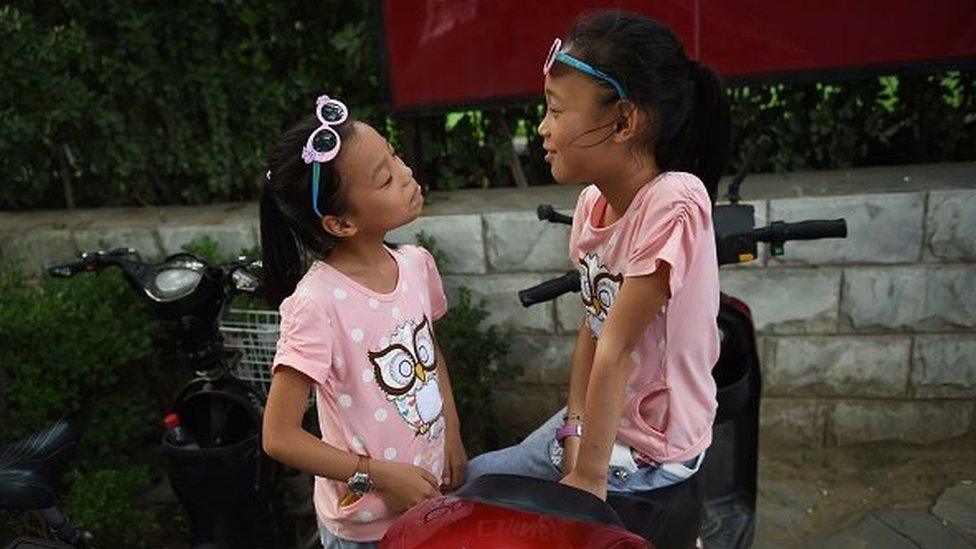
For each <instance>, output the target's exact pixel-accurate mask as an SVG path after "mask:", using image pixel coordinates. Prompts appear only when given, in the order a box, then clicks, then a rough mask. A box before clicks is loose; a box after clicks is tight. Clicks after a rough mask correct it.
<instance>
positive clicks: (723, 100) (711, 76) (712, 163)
mask: <svg viewBox="0 0 976 549" xmlns="http://www.w3.org/2000/svg"><path fill="white" fill-rule="evenodd" d="M689 76H690V79H691V81H692V87H693V89H694V91H693V96H694V103H693V106H692V110H691V113H690V121H689V126H688V130H687V131H688V140H687V142H686V146H685V148H684V151H682V152H683V154H682V158H681V160H680V165H681V166H682V168H681V169H683V170H685V171H687V172H690V173H693V174H695V175H697V176H698V178H699V179H701V180H702V182H703V183H705V188H706V189H708V196H710V197H711V199H712V201H713V202H714V201H715V195H716V192H717V190H718V182H719V179H721V178H722V174H724V173H725V167H726V164H727V162H728V155H729V139H730V135H731V130H732V122H731V118H730V114H729V102H728V98H727V97H726V95H725V88H724V87H723V86H722V82H721V80H719V78H718V75H716V74H715V72H714V71H713V70H712V69H710V68H708V67H706V66H704V65H699V64H698V63H697V62H692V63H691V67H690V71H689Z"/></svg>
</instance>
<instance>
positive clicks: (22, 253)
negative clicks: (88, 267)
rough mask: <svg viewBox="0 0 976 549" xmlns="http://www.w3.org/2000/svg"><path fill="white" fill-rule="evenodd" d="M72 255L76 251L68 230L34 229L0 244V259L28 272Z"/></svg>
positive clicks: (33, 271) (44, 267)
mask: <svg viewBox="0 0 976 549" xmlns="http://www.w3.org/2000/svg"><path fill="white" fill-rule="evenodd" d="M75 259H78V251H77V250H76V249H75V245H74V241H73V240H72V238H71V232H70V231H68V230H53V229H35V230H32V231H29V232H25V233H22V234H20V235H19V236H17V237H16V238H13V239H11V240H8V241H6V242H4V243H2V244H0V261H2V262H3V263H7V264H9V265H11V266H12V267H13V268H14V269H17V270H19V271H21V272H23V273H27V274H30V275H36V274H41V273H43V272H44V269H46V268H47V267H48V266H49V265H51V264H52V263H62V262H66V261H73V260H75Z"/></svg>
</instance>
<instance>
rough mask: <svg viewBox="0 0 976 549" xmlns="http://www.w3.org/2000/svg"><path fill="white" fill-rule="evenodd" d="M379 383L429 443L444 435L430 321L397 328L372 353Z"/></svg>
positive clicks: (425, 318) (388, 397)
mask: <svg viewBox="0 0 976 549" xmlns="http://www.w3.org/2000/svg"><path fill="white" fill-rule="evenodd" d="M368 355H369V361H370V363H372V365H373V374H374V378H375V379H376V383H377V384H379V386H380V389H382V390H383V393H384V394H386V398H387V399H388V400H389V401H390V402H392V403H393V404H394V405H395V406H396V408H397V411H398V412H399V413H400V417H402V418H403V420H404V421H406V422H407V424H408V425H410V427H412V428H413V429H414V431H416V433H417V435H418V436H419V435H425V436H427V438H428V439H431V440H432V439H435V438H437V437H438V436H439V435H440V433H441V432H442V431H443V424H444V422H443V402H442V401H441V391H440V387H439V385H438V383H437V355H436V353H435V350H434V336H433V332H432V331H431V328H430V321H428V320H427V317H426V316H424V317H422V319H421V320H420V321H417V320H408V321H406V322H404V323H403V324H401V325H400V326H398V327H397V329H396V330H395V331H394V333H393V334H392V338H391V341H390V343H389V344H388V345H386V346H385V347H384V348H383V349H381V350H379V351H369V353H368Z"/></svg>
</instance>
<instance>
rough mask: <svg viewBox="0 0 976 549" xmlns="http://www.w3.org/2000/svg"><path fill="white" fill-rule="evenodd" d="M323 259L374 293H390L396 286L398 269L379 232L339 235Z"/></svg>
mask: <svg viewBox="0 0 976 549" xmlns="http://www.w3.org/2000/svg"><path fill="white" fill-rule="evenodd" d="M326 263H328V264H329V265H330V266H332V267H333V268H334V269H336V270H338V271H339V272H341V273H342V274H344V275H346V276H348V277H349V278H352V279H353V280H355V281H356V282H358V283H359V284H361V285H363V286H365V287H367V288H369V289H370V290H373V291H375V292H377V293H381V294H385V293H390V292H392V291H393V289H394V288H396V286H397V282H398V281H397V277H398V275H399V269H398V268H397V263H396V260H395V259H393V257H392V256H390V252H389V251H387V249H386V245H385V244H384V243H383V237H382V236H367V235H357V236H353V237H350V238H346V239H343V240H342V241H341V242H340V243H339V245H337V246H336V247H335V248H334V249H333V250H332V252H331V253H329V257H328V258H327V259H326Z"/></svg>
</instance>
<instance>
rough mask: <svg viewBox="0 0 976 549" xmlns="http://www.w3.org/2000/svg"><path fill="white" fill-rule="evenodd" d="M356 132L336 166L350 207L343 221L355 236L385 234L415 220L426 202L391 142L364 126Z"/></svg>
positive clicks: (411, 171)
mask: <svg viewBox="0 0 976 549" xmlns="http://www.w3.org/2000/svg"><path fill="white" fill-rule="evenodd" d="M355 132H356V139H353V140H351V141H350V142H349V143H348V145H346V144H345V143H344V144H343V146H344V147H347V148H346V149H345V150H343V154H342V155H341V157H340V158H339V163H338V165H337V168H338V169H339V173H340V174H341V176H342V180H343V190H344V192H346V193H347V195H346V200H347V201H348V204H349V212H348V213H347V214H346V215H344V216H343V217H344V218H346V219H345V221H346V222H347V223H349V224H351V225H352V226H353V227H355V233H364V234H385V233H386V232H388V231H390V230H392V229H395V228H397V227H400V226H402V225H406V224H407V223H409V222H411V221H413V220H414V219H416V218H417V216H419V215H420V211H421V209H422V207H423V204H424V198H423V195H422V194H421V192H420V185H418V184H417V181H416V180H415V179H414V178H413V170H411V169H410V168H409V167H407V165H406V164H404V163H403V160H401V159H400V157H399V156H397V154H396V151H394V150H393V147H392V146H391V145H390V142H389V141H387V140H386V139H384V138H383V137H382V136H380V134H379V133H377V132H376V130H374V129H373V128H372V127H370V126H369V125H368V124H363V123H362V122H356V129H355ZM327 217H328V216H327ZM347 236H348V235H347Z"/></svg>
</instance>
